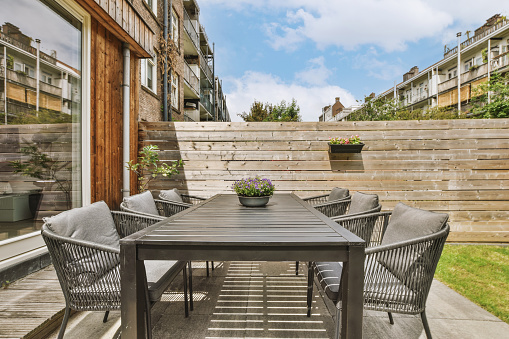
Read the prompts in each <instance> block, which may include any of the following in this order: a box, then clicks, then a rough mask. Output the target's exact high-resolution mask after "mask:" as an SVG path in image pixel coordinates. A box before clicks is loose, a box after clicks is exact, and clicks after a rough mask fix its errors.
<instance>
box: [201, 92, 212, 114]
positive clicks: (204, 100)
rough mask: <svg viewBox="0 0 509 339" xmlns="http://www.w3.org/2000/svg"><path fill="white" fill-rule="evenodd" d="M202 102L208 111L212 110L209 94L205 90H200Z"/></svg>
mask: <svg viewBox="0 0 509 339" xmlns="http://www.w3.org/2000/svg"><path fill="white" fill-rule="evenodd" d="M200 102H201V104H202V105H203V107H205V109H206V110H207V111H209V112H212V104H211V103H210V98H209V95H208V94H205V93H204V91H203V90H202V91H200Z"/></svg>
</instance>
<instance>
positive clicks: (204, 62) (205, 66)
mask: <svg viewBox="0 0 509 339" xmlns="http://www.w3.org/2000/svg"><path fill="white" fill-rule="evenodd" d="M199 56H200V68H201V69H202V71H203V73H204V74H205V75H206V76H207V78H208V80H209V82H210V83H212V79H213V74H212V70H211V69H210V65H209V60H210V59H207V58H205V56H204V55H203V53H202V52H201V51H200V53H199Z"/></svg>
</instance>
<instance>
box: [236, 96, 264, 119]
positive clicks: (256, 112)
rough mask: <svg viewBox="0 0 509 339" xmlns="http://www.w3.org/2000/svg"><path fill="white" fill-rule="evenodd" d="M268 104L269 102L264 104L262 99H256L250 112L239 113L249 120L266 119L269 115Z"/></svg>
mask: <svg viewBox="0 0 509 339" xmlns="http://www.w3.org/2000/svg"><path fill="white" fill-rule="evenodd" d="M268 106H269V104H265V105H264V104H263V103H262V102H261V101H256V100H255V101H254V102H253V104H252V105H251V109H250V110H249V113H246V112H242V114H237V115H238V116H239V117H241V118H242V119H244V121H247V122H254V121H266V119H267V117H268V116H269V113H268Z"/></svg>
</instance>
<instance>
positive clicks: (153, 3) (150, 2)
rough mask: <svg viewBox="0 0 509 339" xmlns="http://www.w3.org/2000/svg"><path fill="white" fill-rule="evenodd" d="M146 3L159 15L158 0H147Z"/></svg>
mask: <svg viewBox="0 0 509 339" xmlns="http://www.w3.org/2000/svg"><path fill="white" fill-rule="evenodd" d="M145 3H146V4H147V5H148V7H149V8H150V9H151V10H152V12H153V13H154V14H155V15H157V0H145Z"/></svg>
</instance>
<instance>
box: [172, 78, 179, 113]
mask: <svg viewBox="0 0 509 339" xmlns="http://www.w3.org/2000/svg"><path fill="white" fill-rule="evenodd" d="M171 106H172V107H175V108H176V109H178V108H179V76H178V75H177V74H176V73H175V72H172V74H171Z"/></svg>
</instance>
